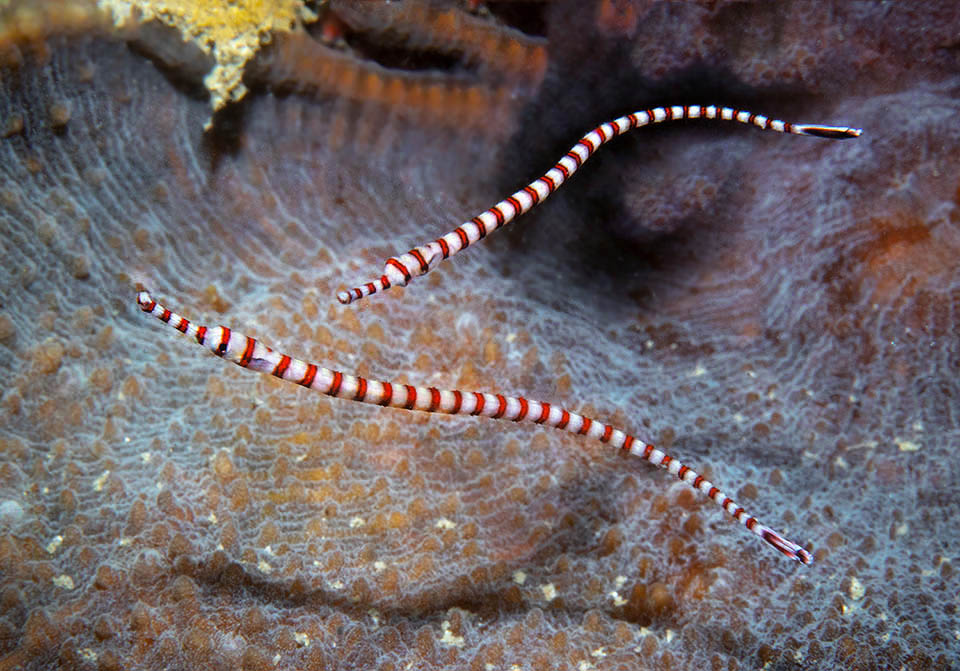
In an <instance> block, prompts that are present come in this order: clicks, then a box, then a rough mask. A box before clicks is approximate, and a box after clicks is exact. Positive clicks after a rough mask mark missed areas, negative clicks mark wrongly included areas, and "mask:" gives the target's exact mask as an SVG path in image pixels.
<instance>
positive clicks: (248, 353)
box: [238, 336, 257, 368]
mask: <svg viewBox="0 0 960 671" xmlns="http://www.w3.org/2000/svg"><path fill="white" fill-rule="evenodd" d="M244 337H245V338H246V339H247V345H246V347H244V348H243V354H242V355H241V356H240V361H239V362H238V363H239V364H240V365H241V366H243V367H244V368H246V367H247V366H249V365H250V360H251V359H253V348H254V347H256V346H257V341H256V340H254V339H253V338H251V337H250V336H244Z"/></svg>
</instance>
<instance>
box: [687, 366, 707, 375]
mask: <svg viewBox="0 0 960 671" xmlns="http://www.w3.org/2000/svg"><path fill="white" fill-rule="evenodd" d="M706 374H707V369H706V368H704V366H703V364H702V363H698V364H697V365H696V367H695V368H694V369H693V370H692V371H690V372H689V373H688V374H687V375H688V376H689V377H703V376H704V375H706Z"/></svg>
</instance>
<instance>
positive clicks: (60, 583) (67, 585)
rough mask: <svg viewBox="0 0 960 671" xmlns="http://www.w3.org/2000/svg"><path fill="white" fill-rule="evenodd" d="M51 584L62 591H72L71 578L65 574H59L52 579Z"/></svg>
mask: <svg viewBox="0 0 960 671" xmlns="http://www.w3.org/2000/svg"><path fill="white" fill-rule="evenodd" d="M53 584H54V585H56V586H57V587H62V588H64V589H73V578H71V577H70V576H68V575H66V574H60V575H58V576H57V577H55V578H54V579H53Z"/></svg>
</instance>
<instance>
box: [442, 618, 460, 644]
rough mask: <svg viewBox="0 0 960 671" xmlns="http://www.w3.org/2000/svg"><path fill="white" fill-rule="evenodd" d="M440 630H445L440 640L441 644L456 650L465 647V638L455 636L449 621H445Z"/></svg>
mask: <svg viewBox="0 0 960 671" xmlns="http://www.w3.org/2000/svg"><path fill="white" fill-rule="evenodd" d="M440 628H441V629H442V630H443V636H442V637H441V638H440V643H442V644H443V645H447V646H453V647H456V648H462V647H463V636H455V635H454V633H453V632H452V631H450V622H449V621H448V620H444V621H443V624H441V625H440Z"/></svg>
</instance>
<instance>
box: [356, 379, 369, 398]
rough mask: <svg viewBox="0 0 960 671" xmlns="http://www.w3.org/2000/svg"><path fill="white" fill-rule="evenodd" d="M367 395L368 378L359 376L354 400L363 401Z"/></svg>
mask: <svg viewBox="0 0 960 671" xmlns="http://www.w3.org/2000/svg"><path fill="white" fill-rule="evenodd" d="M366 395H367V380H366V379H365V378H362V377H358V378H357V393H356V394H354V395H353V400H354V401H362V400H363V399H364V397H365V396H366Z"/></svg>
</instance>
